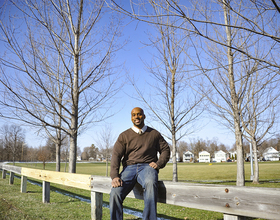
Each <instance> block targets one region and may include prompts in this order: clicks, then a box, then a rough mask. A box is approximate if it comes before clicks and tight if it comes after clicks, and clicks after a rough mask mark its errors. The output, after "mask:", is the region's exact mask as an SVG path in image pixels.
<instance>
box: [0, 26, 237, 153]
mask: <svg viewBox="0 0 280 220" xmlns="http://www.w3.org/2000/svg"><path fill="white" fill-rule="evenodd" d="M148 29H149V30H151V29H150V26H148V25H147V24H145V23H139V22H132V23H130V24H129V25H127V26H126V27H125V29H124V33H123V34H124V36H123V38H124V39H128V40H129V43H128V44H127V45H126V46H125V47H124V48H123V50H121V51H119V52H118V54H117V62H119V63H125V69H124V70H123V72H122V75H123V76H124V78H123V80H125V75H126V74H128V75H129V76H130V77H134V78H135V79H136V82H137V87H138V88H141V89H144V90H147V91H148V90H149V89H150V88H149V87H147V84H146V81H149V80H150V79H151V78H150V77H149V73H148V72H147V71H146V70H145V68H144V64H143V62H142V61H141V59H143V60H146V61H149V60H150V58H151V55H150V53H149V51H151V49H150V48H148V47H145V46H144V45H143V44H142V43H141V42H140V41H142V42H146V43H147V42H148V38H147V35H146V33H145V32H146V31H147V30H148ZM149 82H150V81H149ZM113 103H114V105H113V108H112V111H114V112H116V114H115V115H113V116H112V117H110V118H109V119H107V120H106V121H105V122H102V123H99V124H95V125H93V126H92V127H91V128H90V129H87V130H86V131H84V132H83V133H82V134H81V135H80V136H79V137H78V146H79V147H80V148H81V149H83V148H84V147H88V146H90V145H91V144H96V143H97V142H98V134H99V132H100V131H101V130H102V129H103V128H104V126H105V124H109V125H110V126H111V127H112V133H113V135H114V136H115V137H117V136H118V134H119V133H121V132H122V131H124V130H126V129H128V128H129V127H131V126H132V123H131V121H130V112H131V110H132V108H134V107H136V106H138V107H142V108H143V109H144V110H145V109H146V108H145V106H144V105H143V104H142V103H140V102H139V101H138V100H137V95H136V91H135V89H134V88H133V86H131V85H130V84H129V82H127V83H125V85H124V87H123V90H122V91H121V92H120V93H119V94H117V96H116V97H115V98H114V100H113ZM146 116H147V118H146V124H147V125H148V126H149V125H150V126H153V127H154V128H156V129H158V130H159V131H160V130H161V126H160V125H159V124H157V123H151V122H150V121H149V120H150V117H149V115H148V114H146ZM1 122H2V123H1V124H2V125H3V124H4V123H10V122H5V121H3V120H1ZM199 123H200V124H201V125H202V127H201V129H200V130H198V131H197V132H196V133H194V134H192V135H191V136H188V137H185V138H183V139H182V140H184V141H187V142H188V141H189V139H191V138H202V139H204V140H206V139H213V138H218V140H219V142H220V143H223V144H225V145H227V146H228V147H232V145H233V143H234V134H233V133H230V131H228V130H226V129H225V128H224V127H222V126H219V125H218V124H217V123H216V122H215V121H210V117H209V118H206V117H203V118H202V117H201V119H200V120H199ZM34 132H35V131H32V129H30V128H26V142H27V144H28V145H29V146H33V147H38V146H40V145H44V144H45V140H44V139H42V138H41V137H39V136H37V135H35V134H34Z"/></svg>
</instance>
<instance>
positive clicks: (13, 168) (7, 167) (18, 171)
mask: <svg viewBox="0 0 280 220" xmlns="http://www.w3.org/2000/svg"><path fill="white" fill-rule="evenodd" d="M2 168H3V169H5V170H9V171H11V172H13V173H16V174H19V175H20V174H21V167H17V166H13V165H6V164H4V165H2Z"/></svg>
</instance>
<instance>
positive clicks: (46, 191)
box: [42, 181, 51, 203]
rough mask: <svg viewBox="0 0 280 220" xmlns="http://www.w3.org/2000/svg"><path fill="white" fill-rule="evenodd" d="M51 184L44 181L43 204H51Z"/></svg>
mask: <svg viewBox="0 0 280 220" xmlns="http://www.w3.org/2000/svg"><path fill="white" fill-rule="evenodd" d="M50 192H51V187H50V182H46V181H43V196H42V197H43V203H49V202H50Z"/></svg>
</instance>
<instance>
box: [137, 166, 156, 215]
mask: <svg viewBox="0 0 280 220" xmlns="http://www.w3.org/2000/svg"><path fill="white" fill-rule="evenodd" d="M137 181H138V183H140V185H141V186H142V187H143V189H144V204H145V207H144V211H143V220H156V219H157V194H158V172H157V170H155V169H154V168H152V167H150V166H149V164H141V167H139V168H138V178H137Z"/></svg>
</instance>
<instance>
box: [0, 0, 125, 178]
mask: <svg viewBox="0 0 280 220" xmlns="http://www.w3.org/2000/svg"><path fill="white" fill-rule="evenodd" d="M8 3H10V4H12V7H13V9H17V10H18V11H17V13H18V14H10V15H7V14H5V16H4V17H3V18H2V19H1V21H0V29H1V34H2V37H3V41H4V42H5V46H6V47H7V50H6V51H5V53H2V54H1V56H0V63H1V77H0V82H1V83H2V84H3V85H4V86H5V88H6V89H5V91H3V92H2V93H1V94H2V98H1V104H2V105H3V106H5V107H6V108H7V109H8V110H7V111H8V112H1V113H2V114H1V116H3V117H6V118H12V119H16V120H21V121H23V122H26V123H29V124H31V125H33V126H37V127H44V128H47V129H50V130H49V133H56V134H57V135H56V136H53V137H55V139H56V140H57V141H58V143H57V156H58V158H57V161H59V145H60V141H61V140H60V139H61V135H60V131H61V130H62V131H63V132H64V133H66V134H67V135H68V136H69V137H70V152H69V159H70V161H69V172H71V173H75V172H76V152H77V137H78V135H79V133H81V132H82V130H81V128H82V127H84V129H85V127H86V126H88V125H89V124H92V123H94V122H99V121H101V120H103V119H104V118H105V117H108V116H110V114H106V113H107V111H104V109H106V105H105V104H107V105H109V104H110V103H109V102H108V100H109V99H110V98H111V97H112V96H114V95H115V93H116V92H117V91H118V89H119V87H118V86H116V85H117V80H118V77H117V76H116V75H115V73H114V66H112V61H113V58H114V54H115V52H116V51H117V50H118V49H120V48H121V46H122V45H121V44H119V42H117V40H118V38H119V36H120V31H121V27H120V25H121V23H120V19H121V17H120V16H113V17H112V19H110V18H109V17H108V16H105V15H108V13H107V11H106V8H105V6H104V1H103V0H98V1H90V0H88V1H83V0H80V1H78V2H72V1H69V0H51V1H33V0H28V1H24V2H23V1H13V0H10V1H8ZM7 5H8V4H7ZM12 11H15V10H12ZM17 15H18V16H17ZM7 21H8V22H7ZM21 23H22V25H23V26H22V27H24V28H23V29H24V30H21V26H20V25H21ZM35 33H36V34H35ZM23 34H24V35H23ZM19 35H20V37H18V36H19ZM11 71H12V72H13V74H11ZM107 107H108V106H107ZM104 112H105V113H104ZM57 169H58V167H57Z"/></svg>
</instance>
